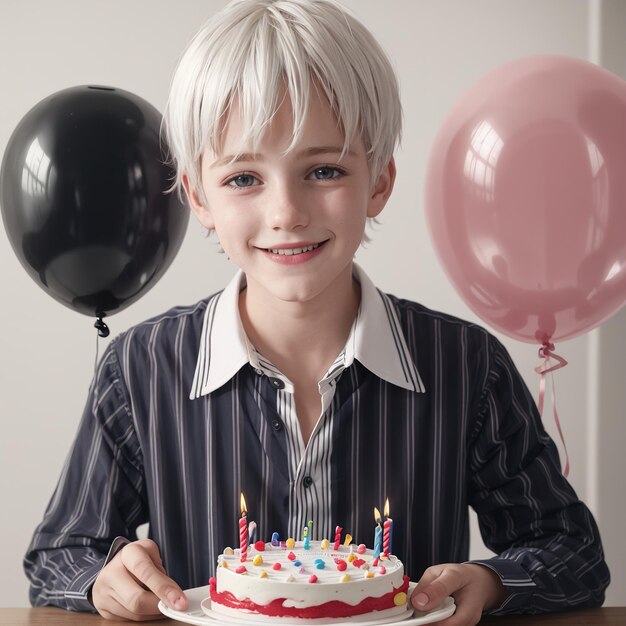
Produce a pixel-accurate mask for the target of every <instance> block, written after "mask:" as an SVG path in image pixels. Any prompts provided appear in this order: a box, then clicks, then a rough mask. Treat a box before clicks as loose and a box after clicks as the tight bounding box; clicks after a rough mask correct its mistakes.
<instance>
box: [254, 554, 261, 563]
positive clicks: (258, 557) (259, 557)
mask: <svg viewBox="0 0 626 626" xmlns="http://www.w3.org/2000/svg"><path fill="white" fill-rule="evenodd" d="M252 565H263V557H262V556H261V555H260V554H257V555H256V556H255V557H254V558H253V559H252Z"/></svg>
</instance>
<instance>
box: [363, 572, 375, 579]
mask: <svg viewBox="0 0 626 626" xmlns="http://www.w3.org/2000/svg"><path fill="white" fill-rule="evenodd" d="M365 578H374V572H369V571H368V572H365Z"/></svg>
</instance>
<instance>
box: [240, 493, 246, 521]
mask: <svg viewBox="0 0 626 626" xmlns="http://www.w3.org/2000/svg"><path fill="white" fill-rule="evenodd" d="M247 512H248V507H247V506H246V499H245V498H244V497H243V492H241V517H243V516H244V515H246V513H247Z"/></svg>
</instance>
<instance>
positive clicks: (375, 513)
mask: <svg viewBox="0 0 626 626" xmlns="http://www.w3.org/2000/svg"><path fill="white" fill-rule="evenodd" d="M374 519H375V520H376V523H377V524H380V522H381V519H380V511H379V510H378V509H377V508H376V507H374Z"/></svg>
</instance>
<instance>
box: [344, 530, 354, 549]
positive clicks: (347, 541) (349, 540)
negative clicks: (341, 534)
mask: <svg viewBox="0 0 626 626" xmlns="http://www.w3.org/2000/svg"><path fill="white" fill-rule="evenodd" d="M350 543H352V535H349V534H348V533H346V538H345V539H344V542H343V545H344V546H349V545H350Z"/></svg>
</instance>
